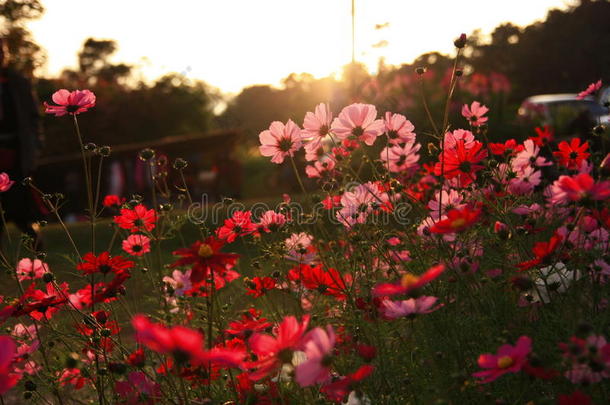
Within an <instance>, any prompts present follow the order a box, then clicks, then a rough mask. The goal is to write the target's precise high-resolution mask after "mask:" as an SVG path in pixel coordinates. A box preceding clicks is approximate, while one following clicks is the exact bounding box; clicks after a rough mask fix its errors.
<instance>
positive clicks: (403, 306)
mask: <svg viewBox="0 0 610 405" xmlns="http://www.w3.org/2000/svg"><path fill="white" fill-rule="evenodd" d="M437 300H438V298H436V297H430V296H426V295H423V296H421V297H418V298H411V299H408V300H403V301H391V300H383V301H382V302H381V308H380V311H381V313H382V315H383V316H384V317H386V318H388V319H398V318H402V317H405V316H406V317H414V316H415V315H417V314H429V313H430V312H434V311H436V310H437V309H439V308H440V307H441V305H436V306H434V304H436V301H437Z"/></svg>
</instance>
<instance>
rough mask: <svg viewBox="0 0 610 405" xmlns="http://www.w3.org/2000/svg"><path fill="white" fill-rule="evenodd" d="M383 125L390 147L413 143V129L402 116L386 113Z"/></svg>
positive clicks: (409, 122)
mask: <svg viewBox="0 0 610 405" xmlns="http://www.w3.org/2000/svg"><path fill="white" fill-rule="evenodd" d="M384 123H385V132H386V134H387V135H388V142H389V143H391V144H392V145H397V144H401V143H406V142H409V141H415V134H414V133H413V131H414V130H415V127H414V126H413V124H411V121H409V120H407V118H406V117H405V116H404V115H402V114H392V113H391V112H386V113H385V120H384Z"/></svg>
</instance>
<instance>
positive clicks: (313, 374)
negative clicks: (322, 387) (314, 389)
mask: <svg viewBox="0 0 610 405" xmlns="http://www.w3.org/2000/svg"><path fill="white" fill-rule="evenodd" d="M335 341H336V337H335V331H334V330H333V327H332V326H330V325H327V326H326V330H324V329H322V328H315V329H313V330H311V331H309V332H308V333H307V335H305V337H304V338H303V351H304V352H305V354H306V355H307V360H306V361H304V362H303V363H301V364H299V365H298V366H297V367H296V369H295V373H296V376H295V380H296V382H297V383H298V384H299V385H300V386H301V387H309V386H311V385H314V384H319V383H324V382H326V381H328V380H329V379H330V370H329V368H328V366H329V365H330V363H331V361H332V352H333V349H334V347H335Z"/></svg>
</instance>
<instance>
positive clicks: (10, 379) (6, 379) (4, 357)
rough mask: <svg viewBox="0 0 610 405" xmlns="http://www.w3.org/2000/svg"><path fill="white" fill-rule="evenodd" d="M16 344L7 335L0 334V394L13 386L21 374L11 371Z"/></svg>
mask: <svg viewBox="0 0 610 405" xmlns="http://www.w3.org/2000/svg"><path fill="white" fill-rule="evenodd" d="M16 351H17V346H16V345H15V342H14V341H13V339H11V338H10V337H8V336H0V395H3V394H5V393H6V392H7V391H8V390H10V389H11V388H13V387H14V386H15V384H17V382H18V381H19V380H20V379H21V375H19V374H15V373H14V372H13V367H12V364H13V360H14V359H15V354H16Z"/></svg>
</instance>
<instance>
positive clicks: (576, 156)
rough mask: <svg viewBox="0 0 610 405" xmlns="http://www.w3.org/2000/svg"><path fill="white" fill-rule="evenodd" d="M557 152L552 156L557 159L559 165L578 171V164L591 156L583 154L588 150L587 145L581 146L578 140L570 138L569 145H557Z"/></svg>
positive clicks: (561, 143) (563, 142)
mask: <svg viewBox="0 0 610 405" xmlns="http://www.w3.org/2000/svg"><path fill="white" fill-rule="evenodd" d="M558 148H559V150H558V151H556V152H553V156H555V157H556V158H557V159H559V164H560V165H562V166H565V167H567V168H568V169H571V170H578V168H579V167H580V164H581V163H582V162H583V161H584V160H586V159H588V158H589V156H590V155H591V154H590V153H588V152H585V151H586V150H587V149H589V143H588V142H585V143H583V144H582V145H581V143H580V138H572V140H571V141H570V143H567V142H566V141H562V142H560V143H559V145H558Z"/></svg>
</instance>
